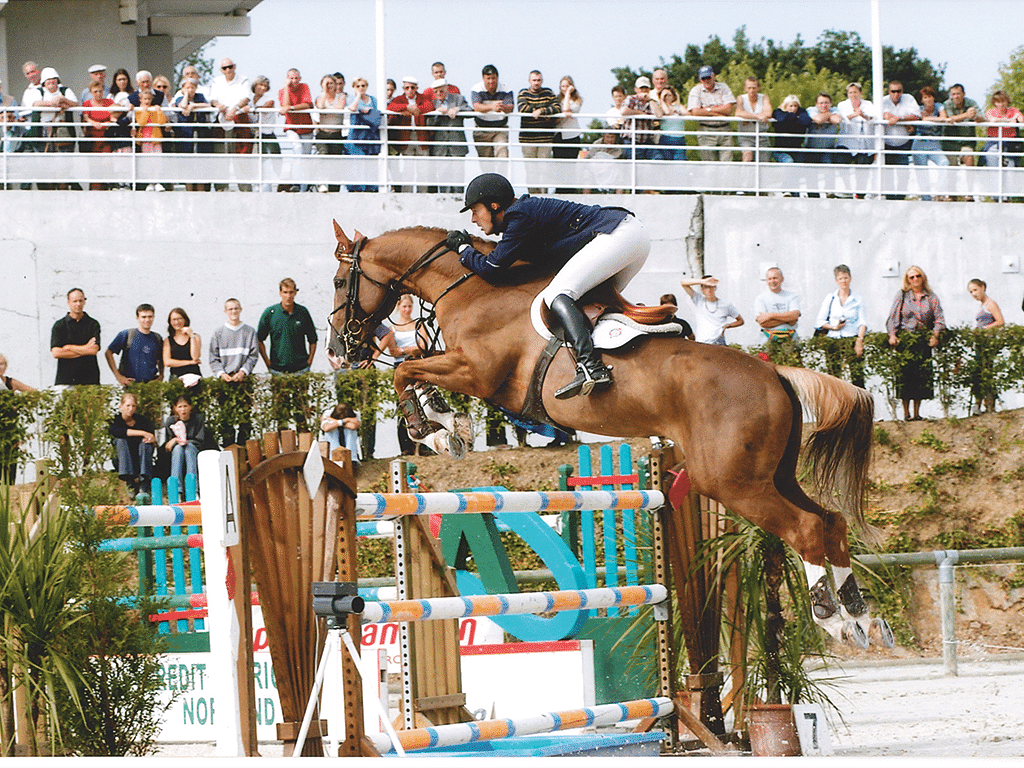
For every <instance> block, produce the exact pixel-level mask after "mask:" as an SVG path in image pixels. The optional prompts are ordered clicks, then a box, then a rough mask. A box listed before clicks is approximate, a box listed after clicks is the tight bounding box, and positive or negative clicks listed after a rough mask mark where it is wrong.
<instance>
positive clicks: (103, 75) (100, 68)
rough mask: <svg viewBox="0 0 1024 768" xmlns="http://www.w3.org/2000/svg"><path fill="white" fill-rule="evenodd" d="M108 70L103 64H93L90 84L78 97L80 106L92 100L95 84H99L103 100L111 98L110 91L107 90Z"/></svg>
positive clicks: (90, 69) (90, 71)
mask: <svg viewBox="0 0 1024 768" xmlns="http://www.w3.org/2000/svg"><path fill="white" fill-rule="evenodd" d="M106 80H107V68H106V67H105V66H104V65H103V64H93V65H92V66H91V67H89V84H88V85H87V86H85V88H83V89H82V92H81V93H80V94H79V95H78V101H79V103H80V104H85V102H86V101H88V100H89V99H91V98H92V87H93V85H94V84H97V83H98V84H99V86H100V89H101V91H102V94H101V96H102V98H109V97H110V89H109V88H107V84H106Z"/></svg>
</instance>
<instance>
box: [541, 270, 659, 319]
mask: <svg viewBox="0 0 1024 768" xmlns="http://www.w3.org/2000/svg"><path fill="white" fill-rule="evenodd" d="M577 303H578V304H579V305H580V308H581V309H582V310H583V314H585V315H586V316H587V320H589V321H590V324H591V325H597V321H598V319H599V318H600V317H601V316H602V315H604V314H606V313H608V312H615V313H617V314H620V315H624V316H625V317H626V318H627V319H628V320H632V321H633V322H634V323H637V324H638V325H661V324H662V323H665V322H668V321H670V320H671V319H672V318H673V317H674V316H675V314H676V311H677V310H678V309H679V308H678V307H677V306H676V305H675V304H660V305H658V306H656V307H645V306H643V305H641V304H631V303H630V302H629V301H627V300H626V299H625V298H624V297H623V295H622V294H621V293H619V292H618V291H617V290H616V289H615V287H614V286H613V285H612V284H611V281H607V280H606V281H605V282H603V283H601V284H600V285H599V286H597V287H596V288H593V289H591V290H589V291H587V292H586V293H585V294H583V297H582V298H581V299H580V300H579V301H578V302H577ZM540 317H541V320H542V321H543V322H544V325H545V326H546V327H547V328H548V329H549V330H550V329H551V326H552V321H551V310H550V309H549V308H548V305H547V303H546V302H544V301H542V302H540Z"/></svg>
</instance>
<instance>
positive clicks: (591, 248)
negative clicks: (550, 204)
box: [541, 216, 651, 306]
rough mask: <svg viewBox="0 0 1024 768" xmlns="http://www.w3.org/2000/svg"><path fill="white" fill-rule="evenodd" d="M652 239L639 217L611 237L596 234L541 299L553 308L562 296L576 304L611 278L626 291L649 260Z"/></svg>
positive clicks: (629, 219)
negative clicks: (559, 296)
mask: <svg viewBox="0 0 1024 768" xmlns="http://www.w3.org/2000/svg"><path fill="white" fill-rule="evenodd" d="M650 252H651V237H650V235H648V234H647V230H646V229H645V228H644V225H643V224H641V223H640V220H639V219H637V218H636V217H635V216H627V217H626V218H625V219H623V220H622V221H621V222H620V223H619V226H617V227H616V228H615V229H614V230H613V231H612V232H610V233H608V234H601V235H596V236H595V237H594V239H593V240H591V241H590V242H589V243H587V244H586V245H585V246H583V248H581V249H580V251H579V252H578V253H577V254H576V255H575V256H573V257H572V258H571V259H569V261H567V262H566V263H565V266H564V267H562V268H561V269H560V270H558V274H556V275H555V276H554V278H553V279H552V280H551V283H550V284H548V287H547V288H545V289H544V290H543V291H541V297H542V298H543V299H544V301H545V302H546V303H547V304H548V305H549V306H550V304H551V300H552V299H553V298H555V296H557V295H558V294H560V293H564V294H566V295H568V296H569V297H570V298H571V299H572V300H573V301H576V300H577V299H579V298H580V296H582V295H583V294H585V293H586V292H587V291H589V290H590V289H591V288H595V287H596V286H598V285H600V284H601V283H603V282H604V281H605V280H608V279H609V278H611V280H612V284H613V285H614V286H615V289H616V290H618V291H622V290H623V289H624V288H625V287H626V286H627V285H628V284H629V281H630V280H632V279H633V277H634V276H635V275H636V273H637V272H639V271H640V269H641V267H643V265H644V262H646V261H647V255H648V254H649V253H650Z"/></svg>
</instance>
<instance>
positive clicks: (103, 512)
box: [93, 503, 203, 527]
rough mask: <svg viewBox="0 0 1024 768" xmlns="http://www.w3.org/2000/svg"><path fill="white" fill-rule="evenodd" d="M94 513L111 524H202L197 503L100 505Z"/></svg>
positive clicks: (200, 508)
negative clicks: (136, 505)
mask: <svg viewBox="0 0 1024 768" xmlns="http://www.w3.org/2000/svg"><path fill="white" fill-rule="evenodd" d="M93 514H94V515H96V517H97V518H98V519H100V520H104V521H106V522H108V523H110V524H111V525H134V526H137V527H143V526H158V525H202V524H203V512H202V507H201V506H200V505H199V504H198V503H196V504H150V505H146V506H138V507H134V506H126V505H121V504H118V505H114V506H98V507H93Z"/></svg>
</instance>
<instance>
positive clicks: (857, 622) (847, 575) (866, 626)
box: [783, 482, 894, 648]
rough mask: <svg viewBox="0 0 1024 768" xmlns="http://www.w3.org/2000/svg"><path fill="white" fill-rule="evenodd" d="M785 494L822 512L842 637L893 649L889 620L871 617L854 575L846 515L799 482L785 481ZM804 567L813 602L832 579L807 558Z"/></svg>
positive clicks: (820, 515) (816, 513)
mask: <svg viewBox="0 0 1024 768" xmlns="http://www.w3.org/2000/svg"><path fill="white" fill-rule="evenodd" d="M783 493H784V495H785V496H786V497H787V498H788V499H789V500H790V501H791V502H792V503H793V504H795V505H797V506H799V507H800V508H801V509H804V510H805V511H809V512H812V513H814V514H815V515H818V516H819V517H820V518H821V520H822V523H823V535H824V548H825V559H826V560H828V561H829V563H830V564H831V565H832V577H833V579H834V580H835V585H836V595H837V596H838V598H839V605H840V611H841V614H842V619H843V620H844V621H842V625H841V629H840V635H839V637H840V638H841V639H843V640H845V641H846V642H848V643H850V644H852V645H859V646H860V647H862V648H867V647H868V642H869V640H874V641H875V642H876V643H879V644H880V645H882V646H884V647H886V648H891V647H892V646H893V644H894V640H893V636H892V630H891V629H890V628H889V624H888V622H886V620H885V619H883V618H881V617H875V618H872V617H871V614H870V612H869V611H868V605H867V603H866V602H865V601H864V597H863V595H861V592H860V587H859V586H858V585H857V579H856V578H855V577H854V575H853V568H852V567H851V565H850V545H849V541H848V539H847V533H848V526H847V523H846V518H845V517H843V516H842V515H841V514H840V513H838V512H833V511H830V510H827V509H825V508H824V507H822V506H821V505H820V504H817V503H816V502H815V501H813V500H812V499H811V498H810V497H808V496H807V494H805V493H804V491H803V489H802V488H800V486H798V485H796V483H795V482H794V483H793V484H791V485H786V484H784V490H783ZM804 567H805V569H806V571H807V583H808V584H809V585H812V586H811V596H812V601H813V600H814V599H815V588H816V585H818V583H819V582H820V581H821V580H822V579H824V583H825V584H827V583H828V579H827V576H826V575H825V569H824V568H823V567H818V566H812V565H811V564H810V563H807V562H806V561H805V563H804Z"/></svg>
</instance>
